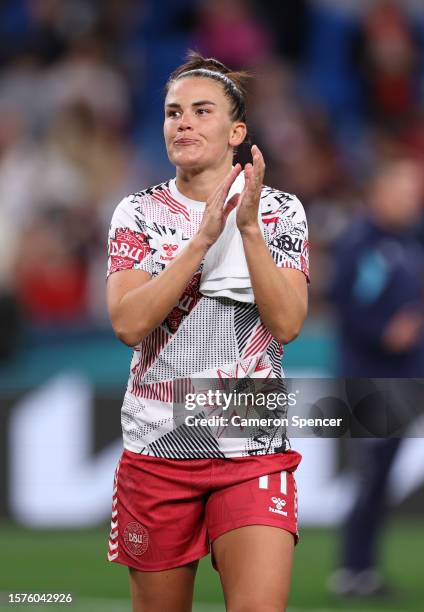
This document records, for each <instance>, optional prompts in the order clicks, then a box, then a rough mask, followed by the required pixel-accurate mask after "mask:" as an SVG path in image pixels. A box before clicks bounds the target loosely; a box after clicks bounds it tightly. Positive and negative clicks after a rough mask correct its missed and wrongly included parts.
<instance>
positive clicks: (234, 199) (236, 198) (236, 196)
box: [222, 193, 240, 219]
mask: <svg viewBox="0 0 424 612" xmlns="http://www.w3.org/2000/svg"><path fill="white" fill-rule="evenodd" d="M239 197H240V194H239V193H235V194H234V195H233V196H231V198H230V199H229V200H228V202H227V203H226V204H225V206H224V210H223V211H222V213H223V215H224V219H226V218H227V217H228V215H229V214H230V212H231V211H232V210H234V208H236V206H237V204H238V201H239Z"/></svg>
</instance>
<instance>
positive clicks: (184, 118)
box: [178, 113, 193, 132]
mask: <svg viewBox="0 0 424 612" xmlns="http://www.w3.org/2000/svg"><path fill="white" fill-rule="evenodd" d="M192 129H193V128H192V126H191V122H190V118H189V116H188V115H187V113H183V114H182V115H181V119H180V122H179V125H178V131H179V132H184V131H185V130H192Z"/></svg>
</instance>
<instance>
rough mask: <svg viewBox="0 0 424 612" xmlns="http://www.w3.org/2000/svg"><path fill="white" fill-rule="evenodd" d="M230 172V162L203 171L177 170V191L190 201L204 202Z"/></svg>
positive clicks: (191, 169)
mask: <svg viewBox="0 0 424 612" xmlns="http://www.w3.org/2000/svg"><path fill="white" fill-rule="evenodd" d="M230 172H231V161H229V163H226V164H225V165H224V164H223V165H222V166H221V167H220V168H207V169H203V170H198V169H193V168H190V169H185V168H177V177H176V185H177V189H178V191H179V192H180V193H182V194H183V195H185V196H186V197H187V198H190V200H197V201H198V202H206V200H207V199H208V198H209V196H210V195H211V194H212V193H213V192H214V191H215V189H216V188H217V187H218V185H220V184H221V183H222V181H223V180H224V179H225V177H226V176H227V174H229V173H230Z"/></svg>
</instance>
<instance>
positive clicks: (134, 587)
mask: <svg viewBox="0 0 424 612" xmlns="http://www.w3.org/2000/svg"><path fill="white" fill-rule="evenodd" d="M197 564H198V562H197V561H196V562H193V563H189V564H187V565H184V566H182V567H176V568H174V569H170V570H163V571H161V572H140V571H137V570H135V569H132V568H130V587H131V598H132V606H133V612H190V611H191V606H192V600H193V588H194V578H195V575H196V570H197Z"/></svg>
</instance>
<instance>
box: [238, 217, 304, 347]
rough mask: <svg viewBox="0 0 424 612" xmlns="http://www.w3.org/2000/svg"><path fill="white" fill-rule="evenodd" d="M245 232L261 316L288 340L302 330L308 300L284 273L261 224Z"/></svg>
mask: <svg viewBox="0 0 424 612" xmlns="http://www.w3.org/2000/svg"><path fill="white" fill-rule="evenodd" d="M241 235H242V240H243V247H244V252H245V256H246V261H247V266H248V269H249V274H250V279H251V282H252V289H253V293H254V296H255V301H256V304H257V306H258V310H259V314H260V316H261V319H262V321H263V323H264V325H265V326H266V327H267V328H268V329H269V331H270V332H271V333H272V335H273V336H274V337H276V338H278V339H279V340H280V341H281V342H283V344H286V343H288V342H290V341H291V340H293V339H294V338H295V337H296V336H297V335H298V334H299V332H300V329H301V327H302V324H303V321H304V320H305V317H306V312H307V300H305V299H304V298H303V296H302V295H300V294H299V292H298V291H297V290H296V288H295V287H294V286H293V285H292V284H291V283H290V282H289V280H288V279H286V278H284V276H283V275H282V273H281V269H279V268H278V267H277V265H276V264H275V262H274V260H273V259H272V256H271V253H270V252H269V250H268V247H267V245H266V243H265V241H264V239H263V236H262V232H261V229H260V227H259V225H258V226H257V227H255V228H252V229H250V230H247V231H243V232H242V234H241Z"/></svg>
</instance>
